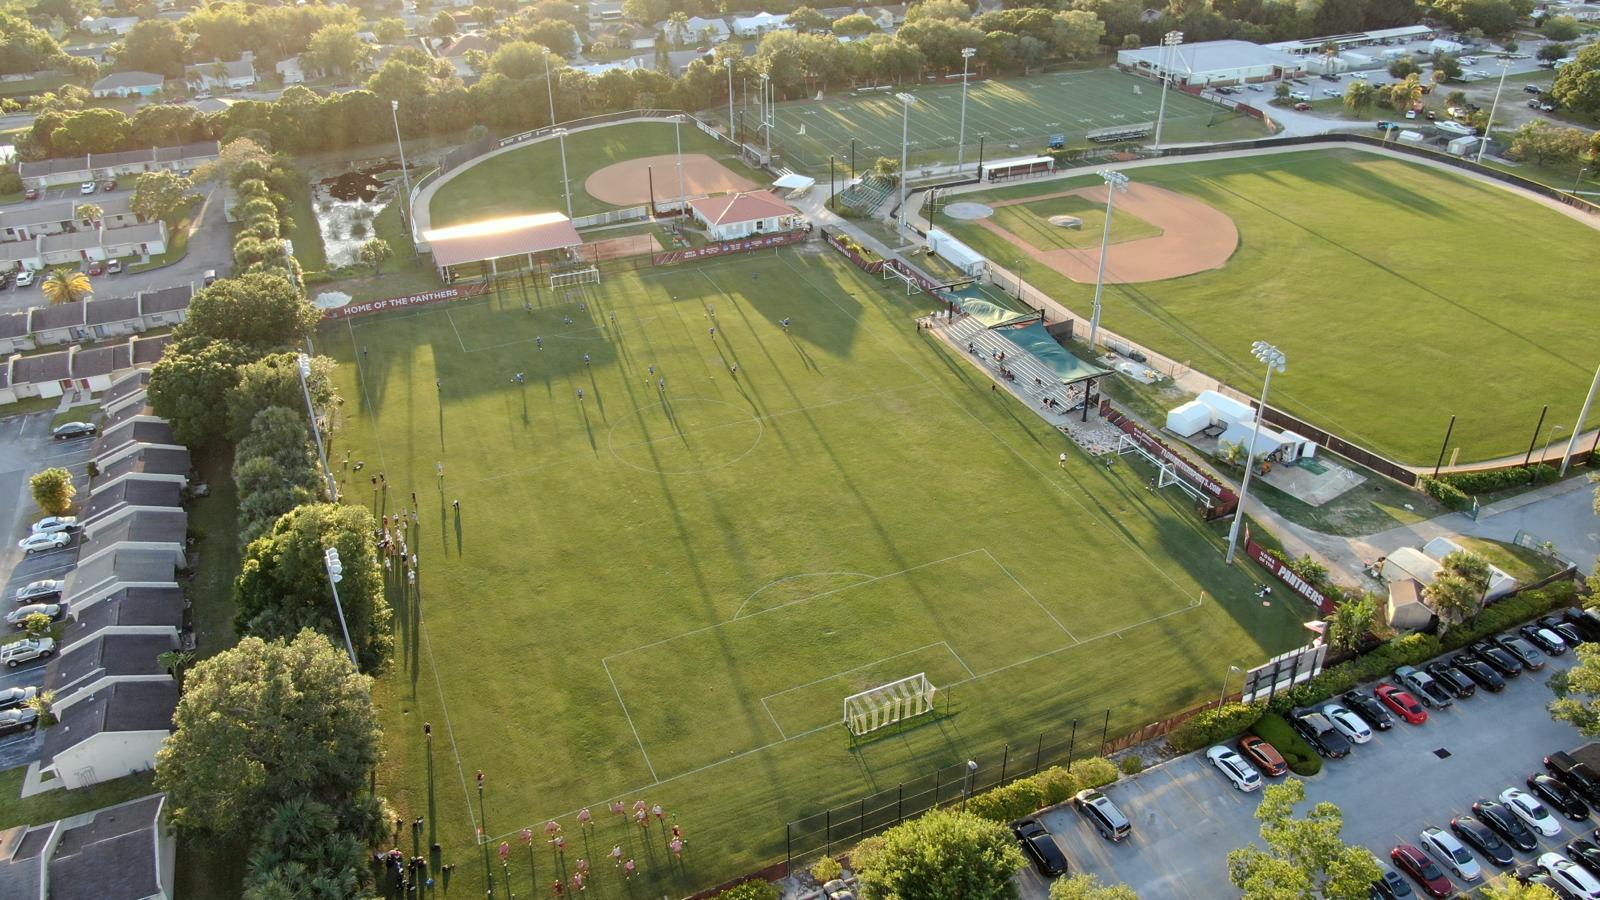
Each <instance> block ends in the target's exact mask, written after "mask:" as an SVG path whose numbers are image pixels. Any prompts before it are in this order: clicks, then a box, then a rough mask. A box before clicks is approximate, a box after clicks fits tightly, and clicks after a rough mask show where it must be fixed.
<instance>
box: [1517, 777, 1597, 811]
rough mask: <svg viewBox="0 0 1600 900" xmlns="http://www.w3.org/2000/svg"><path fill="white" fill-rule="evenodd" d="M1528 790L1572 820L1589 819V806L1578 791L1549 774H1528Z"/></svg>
mask: <svg viewBox="0 0 1600 900" xmlns="http://www.w3.org/2000/svg"><path fill="white" fill-rule="evenodd" d="M1528 790H1530V791H1533V793H1534V794H1536V795H1538V797H1539V799H1540V800H1543V801H1544V802H1545V803H1548V804H1549V805H1551V806H1553V807H1555V808H1556V809H1557V810H1559V811H1560V812H1561V814H1562V815H1564V816H1566V817H1567V818H1569V819H1571V820H1573V821H1574V822H1586V821H1588V820H1589V807H1588V805H1587V804H1585V803H1584V802H1583V798H1582V797H1579V796H1578V792H1577V791H1575V790H1573V789H1572V788H1570V787H1567V786H1566V785H1565V784H1563V783H1562V782H1560V781H1558V780H1557V779H1555V778H1553V777H1552V776H1549V775H1544V774H1538V775H1529V776H1528Z"/></svg>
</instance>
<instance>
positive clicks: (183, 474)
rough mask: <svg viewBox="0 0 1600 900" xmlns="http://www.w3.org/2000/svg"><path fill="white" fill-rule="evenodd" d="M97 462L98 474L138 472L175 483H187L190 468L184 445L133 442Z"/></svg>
mask: <svg viewBox="0 0 1600 900" xmlns="http://www.w3.org/2000/svg"><path fill="white" fill-rule="evenodd" d="M98 465H99V466H100V476H101V477H102V478H121V477H122V476H123V475H130V474H142V475H151V476H157V477H161V478H166V479H169V480H171V481H176V482H178V483H179V484H188V483H189V469H190V468H191V464H190V461H189V450H188V448H187V447H160V446H153V445H146V444H136V445H134V446H133V447H131V448H129V449H127V450H126V451H124V452H122V453H121V454H119V455H117V456H115V457H113V458H111V459H110V460H108V461H107V462H105V463H100V464H98Z"/></svg>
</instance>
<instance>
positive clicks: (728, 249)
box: [651, 231, 807, 266]
mask: <svg viewBox="0 0 1600 900" xmlns="http://www.w3.org/2000/svg"><path fill="white" fill-rule="evenodd" d="M806 234H807V232H805V231H784V232H780V233H778V234H764V235H761V236H760V237H751V238H740V239H739V240H736V241H723V242H721V243H718V244H707V245H706V246H704V247H689V248H687V249H685V250H668V251H667V252H666V253H657V254H656V255H655V257H654V258H653V259H652V260H651V263H652V264H654V265H657V266H670V265H673V264H674V263H681V262H690V261H691V260H696V259H709V258H710V257H713V256H725V255H727V254H729V253H749V252H750V251H752V250H765V249H767V248H768V247H782V246H783V245H785V244H797V243H799V242H800V241H803V240H805V239H806Z"/></svg>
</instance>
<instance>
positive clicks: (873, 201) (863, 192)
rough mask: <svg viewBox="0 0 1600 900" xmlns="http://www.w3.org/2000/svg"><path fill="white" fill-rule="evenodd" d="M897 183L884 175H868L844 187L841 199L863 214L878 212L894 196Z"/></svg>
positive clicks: (840, 195) (846, 204)
mask: <svg viewBox="0 0 1600 900" xmlns="http://www.w3.org/2000/svg"><path fill="white" fill-rule="evenodd" d="M894 189H895V183H894V181H893V180H891V179H889V178H885V177H884V176H882V175H868V176H866V177H864V178H862V179H861V180H860V181H857V182H856V183H855V184H852V185H850V186H849V187H847V188H845V189H844V192H843V193H841V194H839V201H840V202H841V203H843V204H844V205H845V206H848V207H850V208H851V209H853V210H855V211H856V212H857V213H858V214H860V215H863V216H870V215H872V214H873V213H876V212H877V211H878V209H879V208H880V207H882V206H883V204H884V203H885V202H886V201H887V200H888V199H889V198H890V197H892V196H894Z"/></svg>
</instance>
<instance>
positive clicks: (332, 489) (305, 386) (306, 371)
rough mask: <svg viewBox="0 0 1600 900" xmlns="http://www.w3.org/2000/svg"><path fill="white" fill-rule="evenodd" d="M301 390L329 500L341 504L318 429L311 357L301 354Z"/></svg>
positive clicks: (337, 486) (299, 360)
mask: <svg viewBox="0 0 1600 900" xmlns="http://www.w3.org/2000/svg"><path fill="white" fill-rule="evenodd" d="M298 362H299V366H298V368H299V371H300V390H301V392H302V393H304V394H305V395H306V413H307V414H308V415H310V416H311V434H312V435H313V436H315V437H316V439H317V457H318V458H319V459H321V460H322V474H323V477H325V478H327V479H328V499H330V500H332V501H333V502H335V503H338V502H339V484H338V482H336V481H334V479H333V469H331V468H329V467H328V451H327V450H326V449H324V448H323V446H322V429H321V428H318V427H317V408H316V407H315V406H313V405H312V404H311V386H310V384H309V380H310V378H311V357H309V356H307V355H305V354H304V353H301V354H300V355H299V358H298Z"/></svg>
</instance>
